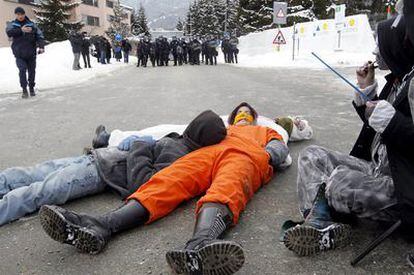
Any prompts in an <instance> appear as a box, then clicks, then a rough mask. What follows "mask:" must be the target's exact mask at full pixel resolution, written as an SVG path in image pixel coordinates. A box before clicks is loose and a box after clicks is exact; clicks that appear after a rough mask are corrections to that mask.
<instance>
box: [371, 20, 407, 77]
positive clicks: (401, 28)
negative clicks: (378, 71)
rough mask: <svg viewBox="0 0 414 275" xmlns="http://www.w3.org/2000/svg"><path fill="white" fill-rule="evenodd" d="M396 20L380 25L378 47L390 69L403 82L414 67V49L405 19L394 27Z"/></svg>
mask: <svg viewBox="0 0 414 275" xmlns="http://www.w3.org/2000/svg"><path fill="white" fill-rule="evenodd" d="M394 20H395V19H390V20H386V21H383V22H381V23H380V24H378V46H379V50H380V54H381V57H382V58H383V59H384V61H385V63H386V64H387V66H388V68H389V69H390V70H391V72H392V73H393V74H394V75H395V76H396V77H398V78H399V80H402V78H403V77H404V76H405V75H406V74H407V73H409V72H410V71H411V70H412V68H413V66H414V47H413V45H412V44H411V42H410V40H409V39H408V38H407V32H406V20H405V18H404V17H403V18H401V21H400V22H399V24H398V25H397V26H396V27H393V24H394Z"/></svg>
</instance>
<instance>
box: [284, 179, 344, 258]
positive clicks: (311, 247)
mask: <svg viewBox="0 0 414 275" xmlns="http://www.w3.org/2000/svg"><path fill="white" fill-rule="evenodd" d="M325 189H326V184H325V183H323V184H322V185H321V186H320V187H319V190H318V193H317V194H316V198H315V200H314V202H313V205H312V208H311V209H310V211H309V214H308V215H307V216H306V219H305V222H304V223H303V224H302V225H297V226H295V227H292V228H290V229H288V230H287V231H286V233H285V235H284V239H283V242H284V244H285V246H286V247H287V248H288V249H290V250H292V251H293V252H295V253H296V254H298V255H299V256H309V255H313V254H316V253H318V252H320V251H326V250H330V249H334V248H339V247H344V246H347V245H348V244H349V243H350V240H351V227H350V226H349V225H346V224H341V223H335V222H334V221H333V220H332V217H331V214H330V208H329V205H328V200H327V199H326V197H325Z"/></svg>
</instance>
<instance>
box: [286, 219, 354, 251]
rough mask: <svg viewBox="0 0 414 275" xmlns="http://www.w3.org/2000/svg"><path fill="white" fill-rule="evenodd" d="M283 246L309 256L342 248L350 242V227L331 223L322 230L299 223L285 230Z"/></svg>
mask: <svg viewBox="0 0 414 275" xmlns="http://www.w3.org/2000/svg"><path fill="white" fill-rule="evenodd" d="M283 242H284V244H285V246H286V247H287V248H288V249H289V250H292V251H293V252H295V253H296V254H297V255H299V256H310V255H314V254H317V253H319V252H321V251H326V250H331V249H335V248H342V247H345V246H347V245H349V243H350V242H351V227H350V226H349V225H346V224H333V225H331V226H329V227H327V228H325V229H323V230H318V229H316V228H314V227H312V226H307V225H300V226H296V227H293V228H290V229H289V230H287V231H286V233H285V236H284V239H283Z"/></svg>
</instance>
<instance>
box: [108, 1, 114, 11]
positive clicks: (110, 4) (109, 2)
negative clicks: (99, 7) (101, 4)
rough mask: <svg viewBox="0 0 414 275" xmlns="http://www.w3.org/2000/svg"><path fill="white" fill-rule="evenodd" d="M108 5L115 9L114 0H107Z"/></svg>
mask: <svg viewBox="0 0 414 275" xmlns="http://www.w3.org/2000/svg"><path fill="white" fill-rule="evenodd" d="M106 6H107V7H108V8H111V9H113V8H114V2H112V1H108V0H106Z"/></svg>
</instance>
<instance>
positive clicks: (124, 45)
mask: <svg viewBox="0 0 414 275" xmlns="http://www.w3.org/2000/svg"><path fill="white" fill-rule="evenodd" d="M122 50H123V51H124V52H126V53H129V52H130V51H131V50H132V46H131V43H129V42H128V41H122Z"/></svg>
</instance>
